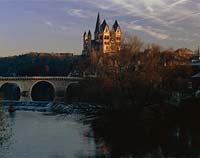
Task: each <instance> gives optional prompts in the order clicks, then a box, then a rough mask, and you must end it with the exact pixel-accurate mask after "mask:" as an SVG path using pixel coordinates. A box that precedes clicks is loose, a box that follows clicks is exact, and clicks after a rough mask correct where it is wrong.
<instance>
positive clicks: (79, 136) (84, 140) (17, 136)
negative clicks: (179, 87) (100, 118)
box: [0, 111, 97, 158]
mask: <svg viewBox="0 0 200 158" xmlns="http://www.w3.org/2000/svg"><path fill="white" fill-rule="evenodd" d="M78 117H80V116H78ZM7 119H8V122H9V128H10V130H11V137H10V138H9V139H8V141H7V142H5V143H4V144H3V145H2V146H0V157H1V158H79V157H95V156H96V154H97V149H96V144H95V140H94V138H93V137H88V136H86V135H87V133H88V132H89V131H90V127H89V126H88V125H84V124H83V123H82V122H81V121H79V119H77V115H68V116H65V115H46V114H44V113H42V112H33V111H17V112H15V113H14V114H12V115H9V114H7Z"/></svg>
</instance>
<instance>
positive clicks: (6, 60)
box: [0, 53, 75, 76]
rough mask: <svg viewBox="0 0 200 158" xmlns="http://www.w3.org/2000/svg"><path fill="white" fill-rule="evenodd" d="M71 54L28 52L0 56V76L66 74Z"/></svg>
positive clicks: (70, 61) (69, 67) (71, 57)
mask: <svg viewBox="0 0 200 158" xmlns="http://www.w3.org/2000/svg"><path fill="white" fill-rule="evenodd" d="M73 58H75V57H73V56H70V55H69V54H65V53H29V54H24V55H19V56H11V57H3V58H0V76H61V75H62V76H63V75H64V76H66V75H67V74H68V73H69V72H70V71H71V67H72V62H73Z"/></svg>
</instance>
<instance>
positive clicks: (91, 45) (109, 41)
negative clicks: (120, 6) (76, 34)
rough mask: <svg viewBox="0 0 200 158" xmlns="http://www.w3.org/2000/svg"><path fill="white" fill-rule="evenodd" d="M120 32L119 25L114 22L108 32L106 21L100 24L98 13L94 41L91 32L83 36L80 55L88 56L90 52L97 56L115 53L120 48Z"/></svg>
mask: <svg viewBox="0 0 200 158" xmlns="http://www.w3.org/2000/svg"><path fill="white" fill-rule="evenodd" d="M121 41H122V32H121V28H120V25H119V24H118V22H117V20H115V22H114V24H113V26H112V29H111V30H110V27H109V25H108V24H107V22H106V20H104V21H103V22H102V23H101V20H100V15H99V13H98V16H97V21H96V27H95V31H94V39H92V34H91V31H90V30H89V31H88V33H86V32H85V33H84V35H83V51H82V54H84V55H90V54H91V52H92V51H95V52H96V53H98V54H108V53H116V52H118V51H119V50H120V48H121Z"/></svg>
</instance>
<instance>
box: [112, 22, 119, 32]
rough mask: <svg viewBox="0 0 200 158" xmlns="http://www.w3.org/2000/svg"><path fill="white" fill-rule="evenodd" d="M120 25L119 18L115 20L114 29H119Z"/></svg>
mask: <svg viewBox="0 0 200 158" xmlns="http://www.w3.org/2000/svg"><path fill="white" fill-rule="evenodd" d="M118 27H119V24H118V22H117V20H115V23H114V24H113V29H114V30H115V31H117V28H118Z"/></svg>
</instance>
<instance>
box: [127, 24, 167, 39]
mask: <svg viewBox="0 0 200 158" xmlns="http://www.w3.org/2000/svg"><path fill="white" fill-rule="evenodd" d="M126 27H127V28H128V29H132V30H137V31H142V32H144V33H147V34H149V35H151V36H152V37H154V38H157V39H160V40H165V39H168V38H169V35H168V34H164V33H160V32H156V31H154V30H153V29H152V28H151V27H150V26H148V27H145V26H142V25H136V24H133V23H132V24H127V25H126Z"/></svg>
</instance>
